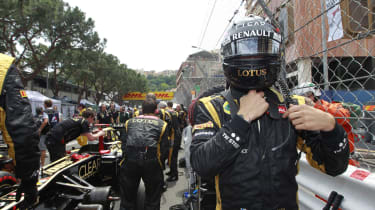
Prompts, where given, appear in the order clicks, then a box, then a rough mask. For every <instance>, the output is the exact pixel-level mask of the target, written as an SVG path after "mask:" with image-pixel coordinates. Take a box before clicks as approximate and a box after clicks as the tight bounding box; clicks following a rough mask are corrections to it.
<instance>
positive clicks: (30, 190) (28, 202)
mask: <svg viewBox="0 0 375 210" xmlns="http://www.w3.org/2000/svg"><path fill="white" fill-rule="evenodd" d="M38 174H39V173H38V171H35V172H34V173H33V175H32V176H31V177H28V178H23V179H21V184H20V186H19V187H18V189H17V192H16V201H19V200H20V199H21V197H22V193H24V200H23V203H22V205H21V209H26V208H29V207H32V206H33V205H35V204H36V203H37V200H38V189H37V186H36V183H37V181H38Z"/></svg>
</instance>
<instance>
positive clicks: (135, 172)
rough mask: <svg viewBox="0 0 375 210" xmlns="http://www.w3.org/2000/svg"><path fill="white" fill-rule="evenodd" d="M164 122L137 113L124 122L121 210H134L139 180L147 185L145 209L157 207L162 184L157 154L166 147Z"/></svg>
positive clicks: (166, 139)
mask: <svg viewBox="0 0 375 210" xmlns="http://www.w3.org/2000/svg"><path fill="white" fill-rule="evenodd" d="M166 128H167V123H165V122H164V121H162V120H161V119H159V118H158V117H156V116H143V115H141V116H139V117H135V118H132V119H130V120H128V121H127V122H126V124H125V135H122V136H121V141H122V151H123V154H124V157H123V161H121V163H120V165H121V169H120V178H119V181H120V193H121V207H120V209H122V210H125V209H126V210H135V209H136V200H137V199H136V197H137V190H138V186H139V182H140V179H141V178H142V180H143V181H144V184H145V188H146V198H145V203H144V205H145V209H147V210H154V209H155V210H159V209H160V198H161V193H162V186H163V183H164V182H163V171H162V164H161V161H160V155H161V154H162V153H163V151H164V150H167V149H168V145H166V142H168V136H167V134H166V133H165V130H166Z"/></svg>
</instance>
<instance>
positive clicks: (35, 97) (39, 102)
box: [26, 90, 61, 115]
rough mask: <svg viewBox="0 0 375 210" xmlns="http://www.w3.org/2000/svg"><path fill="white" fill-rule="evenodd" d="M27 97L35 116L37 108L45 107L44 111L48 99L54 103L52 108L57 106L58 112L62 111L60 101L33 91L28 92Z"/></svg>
mask: <svg viewBox="0 0 375 210" xmlns="http://www.w3.org/2000/svg"><path fill="white" fill-rule="evenodd" d="M26 95H27V98H28V99H29V101H30V104H31V109H32V112H33V115H35V109H36V108H37V107H43V109H44V106H43V105H44V101H45V100H48V99H49V100H51V101H52V106H55V105H56V106H57V108H58V110H61V101H60V100H56V99H53V98H49V97H47V96H45V95H43V94H41V93H40V92H38V91H33V90H26Z"/></svg>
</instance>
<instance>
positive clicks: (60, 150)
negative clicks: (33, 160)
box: [46, 118, 90, 162]
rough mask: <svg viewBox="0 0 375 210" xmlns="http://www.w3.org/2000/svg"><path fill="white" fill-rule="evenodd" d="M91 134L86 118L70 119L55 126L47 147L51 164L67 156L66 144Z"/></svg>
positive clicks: (47, 139)
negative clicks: (83, 135)
mask: <svg viewBox="0 0 375 210" xmlns="http://www.w3.org/2000/svg"><path fill="white" fill-rule="evenodd" d="M89 132H90V123H89V122H88V121H87V120H85V119H84V118H70V119H66V120H64V121H62V122H60V123H59V124H57V125H55V126H54V127H53V128H52V129H51V130H50V131H49V132H48V133H47V138H46V145H47V149H48V152H49V154H50V159H51V162H53V161H56V160H58V159H60V158H62V157H64V156H65V153H66V151H65V144H66V143H68V142H69V141H71V140H74V139H76V138H77V137H78V136H80V135H81V134H84V133H89Z"/></svg>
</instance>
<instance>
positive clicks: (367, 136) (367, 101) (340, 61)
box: [247, 0, 375, 170]
mask: <svg viewBox="0 0 375 210" xmlns="http://www.w3.org/2000/svg"><path fill="white" fill-rule="evenodd" d="M263 2H264V3H265V5H267V7H266V8H268V9H269V11H270V13H272V15H273V18H274V20H277V21H276V22H278V23H279V24H280V25H279V27H280V29H281V32H282V33H283V37H284V39H283V55H284V58H283V60H284V61H285V65H284V67H283V68H282V74H281V77H283V78H284V79H286V81H287V84H288V86H289V88H290V90H291V92H292V93H294V94H304V95H305V96H309V95H310V96H311V94H314V95H315V99H322V100H325V101H327V102H330V103H336V105H334V107H335V109H336V110H335V111H333V112H332V114H333V115H335V117H336V118H337V121H338V122H344V123H345V121H346V122H349V124H347V125H346V126H344V128H345V130H346V131H347V132H348V139H349V140H350V141H353V142H354V144H355V152H354V153H352V155H351V158H352V160H354V161H359V163H360V167H362V168H367V169H370V170H374V167H375V159H374V158H375V150H374V149H375V121H374V116H375V82H374V67H375V60H374V55H375V51H374V47H375V45H374V44H375V39H374V37H373V36H372V34H374V28H373V27H375V13H374V10H375V1H374V0H341V1H340V0H306V1H298V0H289V1H279V0H278V1H275V0H273V1H267V0H266V1H263ZM247 11H248V13H249V14H250V13H252V14H257V15H261V16H266V14H267V11H266V10H265V9H264V7H262V2H259V1H258V2H257V3H254V1H247ZM321 102H322V101H321V100H318V101H316V104H320V103H321ZM337 103H340V104H341V105H342V106H343V107H344V108H346V109H347V110H348V112H347V114H342V113H340V111H339V107H338V106H339V105H337ZM316 106H317V105H316ZM330 108H333V107H330ZM326 110H327V108H326ZM327 111H328V110H327ZM331 111H332V110H331Z"/></svg>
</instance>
